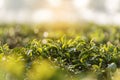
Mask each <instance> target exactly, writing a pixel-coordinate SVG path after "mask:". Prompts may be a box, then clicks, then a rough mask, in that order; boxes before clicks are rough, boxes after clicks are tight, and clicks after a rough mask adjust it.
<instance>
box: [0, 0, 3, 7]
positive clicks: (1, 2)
mask: <svg viewBox="0 0 120 80" xmlns="http://www.w3.org/2000/svg"><path fill="white" fill-rule="evenodd" d="M3 5H4V0H0V8H2V7H3Z"/></svg>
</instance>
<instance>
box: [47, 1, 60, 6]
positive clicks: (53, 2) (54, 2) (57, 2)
mask: <svg viewBox="0 0 120 80" xmlns="http://www.w3.org/2000/svg"><path fill="white" fill-rule="evenodd" d="M47 1H48V3H49V4H50V5H51V6H54V7H57V6H60V4H61V0H47Z"/></svg>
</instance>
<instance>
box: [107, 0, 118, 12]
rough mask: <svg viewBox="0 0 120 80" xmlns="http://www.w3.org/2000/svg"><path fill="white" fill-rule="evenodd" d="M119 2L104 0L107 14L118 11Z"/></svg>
mask: <svg viewBox="0 0 120 80" xmlns="http://www.w3.org/2000/svg"><path fill="white" fill-rule="evenodd" d="M119 2H120V0H106V1H105V4H106V8H107V11H108V12H112V13H113V12H116V11H117V10H118V9H119Z"/></svg>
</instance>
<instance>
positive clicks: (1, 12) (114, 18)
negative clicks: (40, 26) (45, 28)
mask: <svg viewBox="0 0 120 80" xmlns="http://www.w3.org/2000/svg"><path fill="white" fill-rule="evenodd" d="M84 21H85V22H94V23H98V24H117V25H120V0H0V22H1V23H4V22H5V23H10V22H17V23H43V22H84Z"/></svg>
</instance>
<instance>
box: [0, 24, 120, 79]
mask: <svg viewBox="0 0 120 80" xmlns="http://www.w3.org/2000/svg"><path fill="white" fill-rule="evenodd" d="M119 68H120V27H119V26H111V25H97V24H92V23H90V24H78V23H75V24H72V23H69V24H68V23H54V24H0V80H120V76H119V75H120V69H119Z"/></svg>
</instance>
